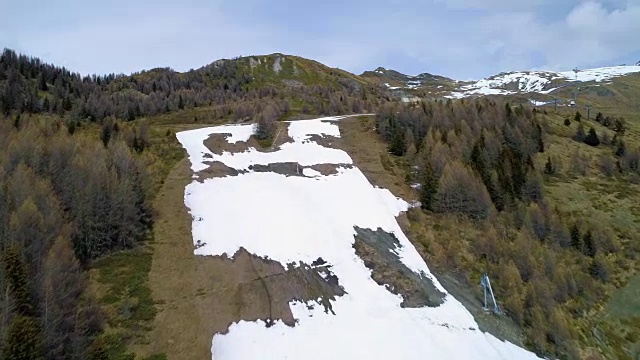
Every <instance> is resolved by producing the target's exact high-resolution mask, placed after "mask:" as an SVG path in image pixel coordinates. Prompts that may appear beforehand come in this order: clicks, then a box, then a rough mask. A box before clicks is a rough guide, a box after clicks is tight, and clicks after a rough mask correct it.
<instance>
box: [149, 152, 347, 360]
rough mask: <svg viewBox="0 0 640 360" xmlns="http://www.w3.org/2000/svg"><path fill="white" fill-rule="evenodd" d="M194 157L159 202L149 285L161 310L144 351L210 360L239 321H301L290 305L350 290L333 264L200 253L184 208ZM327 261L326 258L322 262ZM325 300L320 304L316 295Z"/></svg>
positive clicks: (175, 173) (327, 299)
mask: <svg viewBox="0 0 640 360" xmlns="http://www.w3.org/2000/svg"><path fill="white" fill-rule="evenodd" d="M191 175H192V174H191V171H190V169H189V161H188V159H183V160H181V161H180V162H179V163H178V164H177V165H176V166H175V167H174V168H173V169H172V170H171V172H170V173H169V175H168V176H167V179H166V181H165V183H164V186H163V188H162V190H161V191H160V193H159V194H158V196H157V198H156V200H155V204H154V205H155V209H156V211H157V212H158V217H157V222H156V225H155V228H154V238H155V241H154V243H153V248H154V252H153V262H152V267H151V272H150V273H149V277H150V279H149V285H150V287H151V290H152V296H153V299H154V301H155V302H156V303H157V310H158V314H157V316H156V317H155V320H154V326H153V330H151V333H150V335H149V339H153V341H149V343H148V344H146V345H141V346H140V349H138V350H139V353H140V354H141V355H143V356H145V355H150V354H153V353H162V352H165V353H166V354H167V356H168V358H169V359H172V360H173V359H210V358H211V340H212V338H213V335H214V334H215V333H224V332H226V331H227V330H228V328H229V326H230V324H232V323H234V322H237V321H239V320H247V321H256V320H262V321H264V322H265V324H267V325H268V324H271V323H273V321H275V320H277V319H280V320H282V321H283V322H284V323H286V324H288V325H294V324H295V320H294V319H293V316H292V314H291V310H290V307H289V302H290V301H292V300H302V301H305V302H306V301H309V300H313V301H314V302H309V303H308V304H309V305H308V306H315V305H316V303H319V304H320V305H322V306H323V307H324V309H325V311H327V312H330V311H331V300H333V299H334V298H335V297H336V296H340V295H342V294H344V290H343V289H342V288H341V287H340V285H339V284H338V280H337V279H336V278H335V276H333V275H332V274H331V273H330V267H329V266H328V265H327V264H323V263H322V262H318V263H316V262H314V264H312V265H305V264H297V265H296V266H293V265H290V266H287V269H285V268H284V267H283V266H282V265H281V264H279V263H277V262H275V261H271V260H268V259H263V258H260V257H257V256H254V255H251V254H249V253H248V252H246V251H245V250H240V251H238V252H237V253H236V254H235V255H234V256H233V258H232V259H231V258H228V257H226V256H225V257H223V256H195V255H194V254H193V251H194V246H193V240H192V237H191V221H192V220H191V217H190V215H189V214H188V212H187V208H186V207H185V205H184V188H185V186H186V185H187V184H188V183H189V182H191V181H192V178H191ZM320 260H321V259H320ZM319 298H320V299H321V300H320V301H317V299H319Z"/></svg>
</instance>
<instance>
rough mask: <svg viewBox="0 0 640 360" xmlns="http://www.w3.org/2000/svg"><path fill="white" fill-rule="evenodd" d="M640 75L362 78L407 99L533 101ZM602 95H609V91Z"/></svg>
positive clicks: (631, 70) (616, 71)
mask: <svg viewBox="0 0 640 360" xmlns="http://www.w3.org/2000/svg"><path fill="white" fill-rule="evenodd" d="M634 74H637V75H638V77H640V65H634V66H613V67H602V68H595V69H585V70H578V71H573V70H571V71H560V72H554V71H519V72H504V73H500V74H497V75H494V76H490V77H487V78H485V79H481V80H477V81H456V80H453V79H450V78H447V77H443V76H437V75H432V74H429V73H423V74H420V75H415V76H410V75H405V74H402V73H400V72H398V71H395V70H389V69H385V68H381V67H380V68H377V69H376V70H374V71H367V72H364V73H363V74H361V75H360V77H362V78H364V79H367V80H369V81H371V82H374V83H377V84H379V85H381V86H383V87H386V88H388V89H391V90H392V91H393V92H394V93H396V94H400V95H402V96H403V97H405V98H408V97H410V96H414V97H417V98H451V99H459V98H466V97H476V96H487V95H524V94H530V95H533V97H539V96H542V97H544V96H547V97H549V96H551V95H554V96H555V95H561V96H565V97H572V96H573V92H574V91H575V90H576V89H578V88H582V89H581V90H580V91H583V90H585V89H587V87H599V86H604V85H609V84H611V83H612V81H613V80H614V79H616V78H620V77H626V76H627V75H634ZM598 93H599V94H601V95H603V94H609V93H610V91H608V90H607V89H606V88H603V89H601V90H600V91H599V92H598Z"/></svg>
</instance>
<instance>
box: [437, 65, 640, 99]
mask: <svg viewBox="0 0 640 360" xmlns="http://www.w3.org/2000/svg"><path fill="white" fill-rule="evenodd" d="M637 72H640V66H613V67H604V68H597V69H587V70H580V71H578V74H577V78H576V74H575V72H573V71H562V72H552V71H529V72H512V73H505V74H500V75H496V76H492V77H490V78H487V79H482V80H478V81H474V82H472V83H471V84H467V85H464V86H462V87H461V91H460V92H454V93H451V94H450V95H449V96H447V97H449V98H458V99H459V98H464V97H468V96H474V95H496V94H497V95H509V94H515V93H518V92H522V93H528V92H537V93H540V94H549V93H551V92H552V91H554V90H557V89H558V88H559V87H553V88H550V89H547V87H548V86H549V85H551V84H552V81H553V80H565V81H582V82H588V81H595V82H601V81H605V80H610V79H612V78H614V77H617V76H623V75H628V74H631V73H637ZM507 86H512V87H515V88H516V89H517V90H507V89H505V88H506V87H507Z"/></svg>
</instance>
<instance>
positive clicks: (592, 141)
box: [584, 127, 600, 146]
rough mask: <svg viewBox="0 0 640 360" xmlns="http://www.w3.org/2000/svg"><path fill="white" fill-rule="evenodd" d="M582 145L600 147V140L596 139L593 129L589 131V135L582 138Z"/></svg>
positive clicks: (596, 135)
mask: <svg viewBox="0 0 640 360" xmlns="http://www.w3.org/2000/svg"><path fill="white" fill-rule="evenodd" d="M584 143H585V144H587V145H589V146H598V145H600V139H599V138H598V134H596V129H594V128H593V127H592V128H590V129H589V134H588V135H587V137H585V138H584Z"/></svg>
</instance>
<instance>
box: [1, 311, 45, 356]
mask: <svg viewBox="0 0 640 360" xmlns="http://www.w3.org/2000/svg"><path fill="white" fill-rule="evenodd" d="M43 355H44V349H43V346H42V342H41V332H40V329H39V326H38V322H37V321H36V318H34V317H33V316H25V315H17V316H16V317H14V318H13V320H12V321H11V325H10V326H9V331H8V332H7V339H6V344H5V346H4V348H3V356H4V358H5V359H6V360H41V359H44V356H43Z"/></svg>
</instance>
